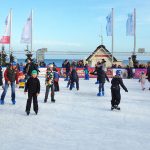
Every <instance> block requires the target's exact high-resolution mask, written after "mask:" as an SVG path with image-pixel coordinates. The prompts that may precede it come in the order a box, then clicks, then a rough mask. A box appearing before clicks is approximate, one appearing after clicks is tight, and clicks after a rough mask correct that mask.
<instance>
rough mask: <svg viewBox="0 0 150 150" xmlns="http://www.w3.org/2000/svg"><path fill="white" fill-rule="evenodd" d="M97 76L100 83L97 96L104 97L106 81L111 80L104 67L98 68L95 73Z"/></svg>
mask: <svg viewBox="0 0 150 150" xmlns="http://www.w3.org/2000/svg"><path fill="white" fill-rule="evenodd" d="M94 74H95V75H97V80H98V83H99V92H98V93H97V96H104V84H105V79H106V80H107V81H108V82H109V79H108V77H107V75H106V73H105V71H104V70H103V68H102V66H99V67H98V68H97V71H96V72H95V73H94Z"/></svg>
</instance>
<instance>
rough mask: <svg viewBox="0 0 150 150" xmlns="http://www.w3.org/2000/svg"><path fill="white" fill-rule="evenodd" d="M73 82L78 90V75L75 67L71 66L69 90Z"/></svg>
mask: <svg viewBox="0 0 150 150" xmlns="http://www.w3.org/2000/svg"><path fill="white" fill-rule="evenodd" d="M74 82H75V83H76V89H77V90H79V77H78V74H77V71H76V69H75V67H73V68H72V71H71V73H70V90H72V88H73V86H74Z"/></svg>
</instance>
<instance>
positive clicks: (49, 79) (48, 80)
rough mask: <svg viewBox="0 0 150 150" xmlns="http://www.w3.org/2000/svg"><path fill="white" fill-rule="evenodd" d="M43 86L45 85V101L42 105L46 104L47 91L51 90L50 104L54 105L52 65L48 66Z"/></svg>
mask: <svg viewBox="0 0 150 150" xmlns="http://www.w3.org/2000/svg"><path fill="white" fill-rule="evenodd" d="M45 85H46V92H45V99H44V103H46V102H47V99H48V94H49V90H50V89H51V102H53V103H55V99H54V72H53V64H50V65H49V66H48V68H47V71H46V79H45Z"/></svg>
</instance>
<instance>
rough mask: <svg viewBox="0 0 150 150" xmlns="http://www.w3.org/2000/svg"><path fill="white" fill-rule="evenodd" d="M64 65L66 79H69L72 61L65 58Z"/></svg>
mask: <svg viewBox="0 0 150 150" xmlns="http://www.w3.org/2000/svg"><path fill="white" fill-rule="evenodd" d="M64 66H65V68H66V79H65V81H68V80H69V79H68V77H69V72H70V62H69V61H68V60H67V59H66V60H65V63H64Z"/></svg>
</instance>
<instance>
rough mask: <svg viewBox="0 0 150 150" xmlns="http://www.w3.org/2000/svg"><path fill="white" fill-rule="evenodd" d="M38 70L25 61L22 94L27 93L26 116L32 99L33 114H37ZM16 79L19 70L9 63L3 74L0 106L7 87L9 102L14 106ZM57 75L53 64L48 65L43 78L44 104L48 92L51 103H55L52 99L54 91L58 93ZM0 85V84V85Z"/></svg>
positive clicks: (2, 103) (29, 60) (31, 63)
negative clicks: (9, 96) (9, 93)
mask: <svg viewBox="0 0 150 150" xmlns="http://www.w3.org/2000/svg"><path fill="white" fill-rule="evenodd" d="M38 72H39V70H38V68H37V67H36V65H35V64H34V63H33V62H32V60H31V59H28V60H27V64H26V66H25V68H24V74H25V80H26V83H25V88H24V92H25V93H26V92H28V99H27V104H26V110H25V111H26V113H27V115H29V114H30V108H31V103H32V99H33V108H34V111H35V114H37V113H38V101H37V96H38V94H39V93H40V81H39V79H38ZM18 77H19V70H18V68H17V64H16V63H15V62H13V63H11V64H10V65H9V66H8V67H7V68H6V70H5V72H4V79H5V83H4V84H3V92H2V94H1V98H0V104H1V105H4V103H5V101H4V99H5V96H6V93H7V90H8V87H9V86H11V101H12V104H13V105H15V104H16V99H15V98H16V97H15V85H18V83H19V82H18ZM58 80H59V74H58V72H57V70H56V68H54V67H53V64H50V65H48V67H47V71H46V76H45V85H46V92H45V99H44V102H45V103H46V102H47V99H48V94H49V91H50V90H51V102H55V99H54V91H59V84H58ZM1 85H2V84H1Z"/></svg>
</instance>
